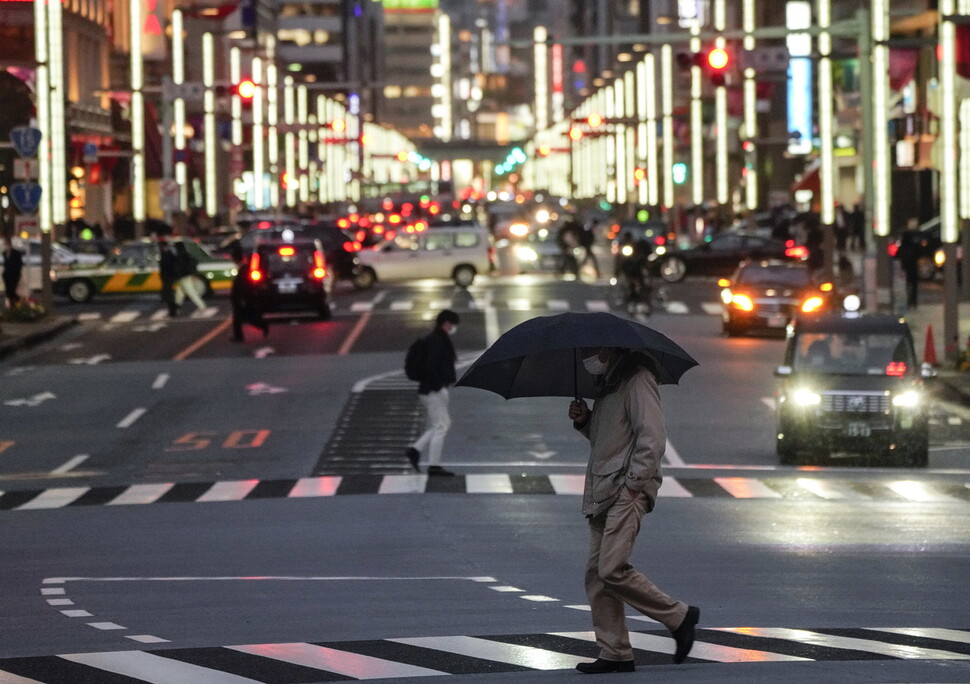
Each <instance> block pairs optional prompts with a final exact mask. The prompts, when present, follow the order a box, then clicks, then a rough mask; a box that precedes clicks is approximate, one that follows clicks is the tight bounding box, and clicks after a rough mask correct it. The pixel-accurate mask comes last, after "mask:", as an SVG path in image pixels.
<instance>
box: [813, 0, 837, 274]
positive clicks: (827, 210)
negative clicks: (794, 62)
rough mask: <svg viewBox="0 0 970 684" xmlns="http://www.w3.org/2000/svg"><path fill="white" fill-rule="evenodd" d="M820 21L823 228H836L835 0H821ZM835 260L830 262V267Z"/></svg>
mask: <svg viewBox="0 0 970 684" xmlns="http://www.w3.org/2000/svg"><path fill="white" fill-rule="evenodd" d="M815 16H816V21H817V23H818V27H819V29H820V31H819V34H818V53H819V60H818V137H819V146H820V147H819V152H820V154H819V162H820V166H819V172H818V178H819V192H820V195H821V197H820V199H821V206H820V209H821V212H820V213H821V219H822V225H823V226H834V225H835V130H834V119H835V107H834V102H833V95H834V93H833V88H832V57H831V54H832V34H831V33H829V32H828V28H829V27H830V26H831V24H832V0H818V5H817V7H816V14H815ZM830 265H831V260H830V259H827V260H826V267H827V268H828V267H829V266H830Z"/></svg>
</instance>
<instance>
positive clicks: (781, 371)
mask: <svg viewBox="0 0 970 684" xmlns="http://www.w3.org/2000/svg"><path fill="white" fill-rule="evenodd" d="M791 374H792V367H791V366H778V367H777V368H776V369H775V377H778V378H787V377H788V376H789V375H791Z"/></svg>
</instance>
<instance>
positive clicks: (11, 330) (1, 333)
mask: <svg viewBox="0 0 970 684" xmlns="http://www.w3.org/2000/svg"><path fill="white" fill-rule="evenodd" d="M75 323H77V321H76V320H75V318H74V317H73V316H48V317H46V318H44V319H42V320H40V321H34V322H32V323H8V322H7V321H2V322H0V359H3V358H5V357H6V356H8V355H10V354H12V353H13V352H15V351H17V350H18V349H25V348H27V347H30V346H32V345H35V344H40V343H41V342H46V341H47V340H49V339H52V338H53V337H56V336H57V335H59V334H60V333H62V332H64V331H65V330H67V329H68V328H70V327H71V326H72V325H74V324H75Z"/></svg>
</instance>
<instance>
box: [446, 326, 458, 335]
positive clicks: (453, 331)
mask: <svg viewBox="0 0 970 684" xmlns="http://www.w3.org/2000/svg"><path fill="white" fill-rule="evenodd" d="M456 332H458V326H457V325H452V326H451V329H450V330H448V334H449V335H454V334H455V333H456Z"/></svg>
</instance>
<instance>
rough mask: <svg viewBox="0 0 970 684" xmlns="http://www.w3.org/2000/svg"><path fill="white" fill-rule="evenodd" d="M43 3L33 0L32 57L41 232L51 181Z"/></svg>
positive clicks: (45, 227)
mask: <svg viewBox="0 0 970 684" xmlns="http://www.w3.org/2000/svg"><path fill="white" fill-rule="evenodd" d="M47 56H48V50H47V3H46V1H45V0H34V57H35V59H36V60H37V71H36V79H37V82H36V109H37V128H38V129H40V135H41V138H40V147H39V148H38V149H37V165H38V169H37V172H38V173H37V182H38V183H39V184H40V187H41V195H40V203H39V204H38V205H37V221H38V223H39V227H40V230H41V232H42V233H49V232H50V231H51V228H52V220H51V218H52V216H51V201H50V193H49V192H48V188H50V184H51V156H50V145H51V138H52V137H53V136H52V135H51V133H52V131H51V121H50V80H49V75H50V71H49V69H48V66H47Z"/></svg>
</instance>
